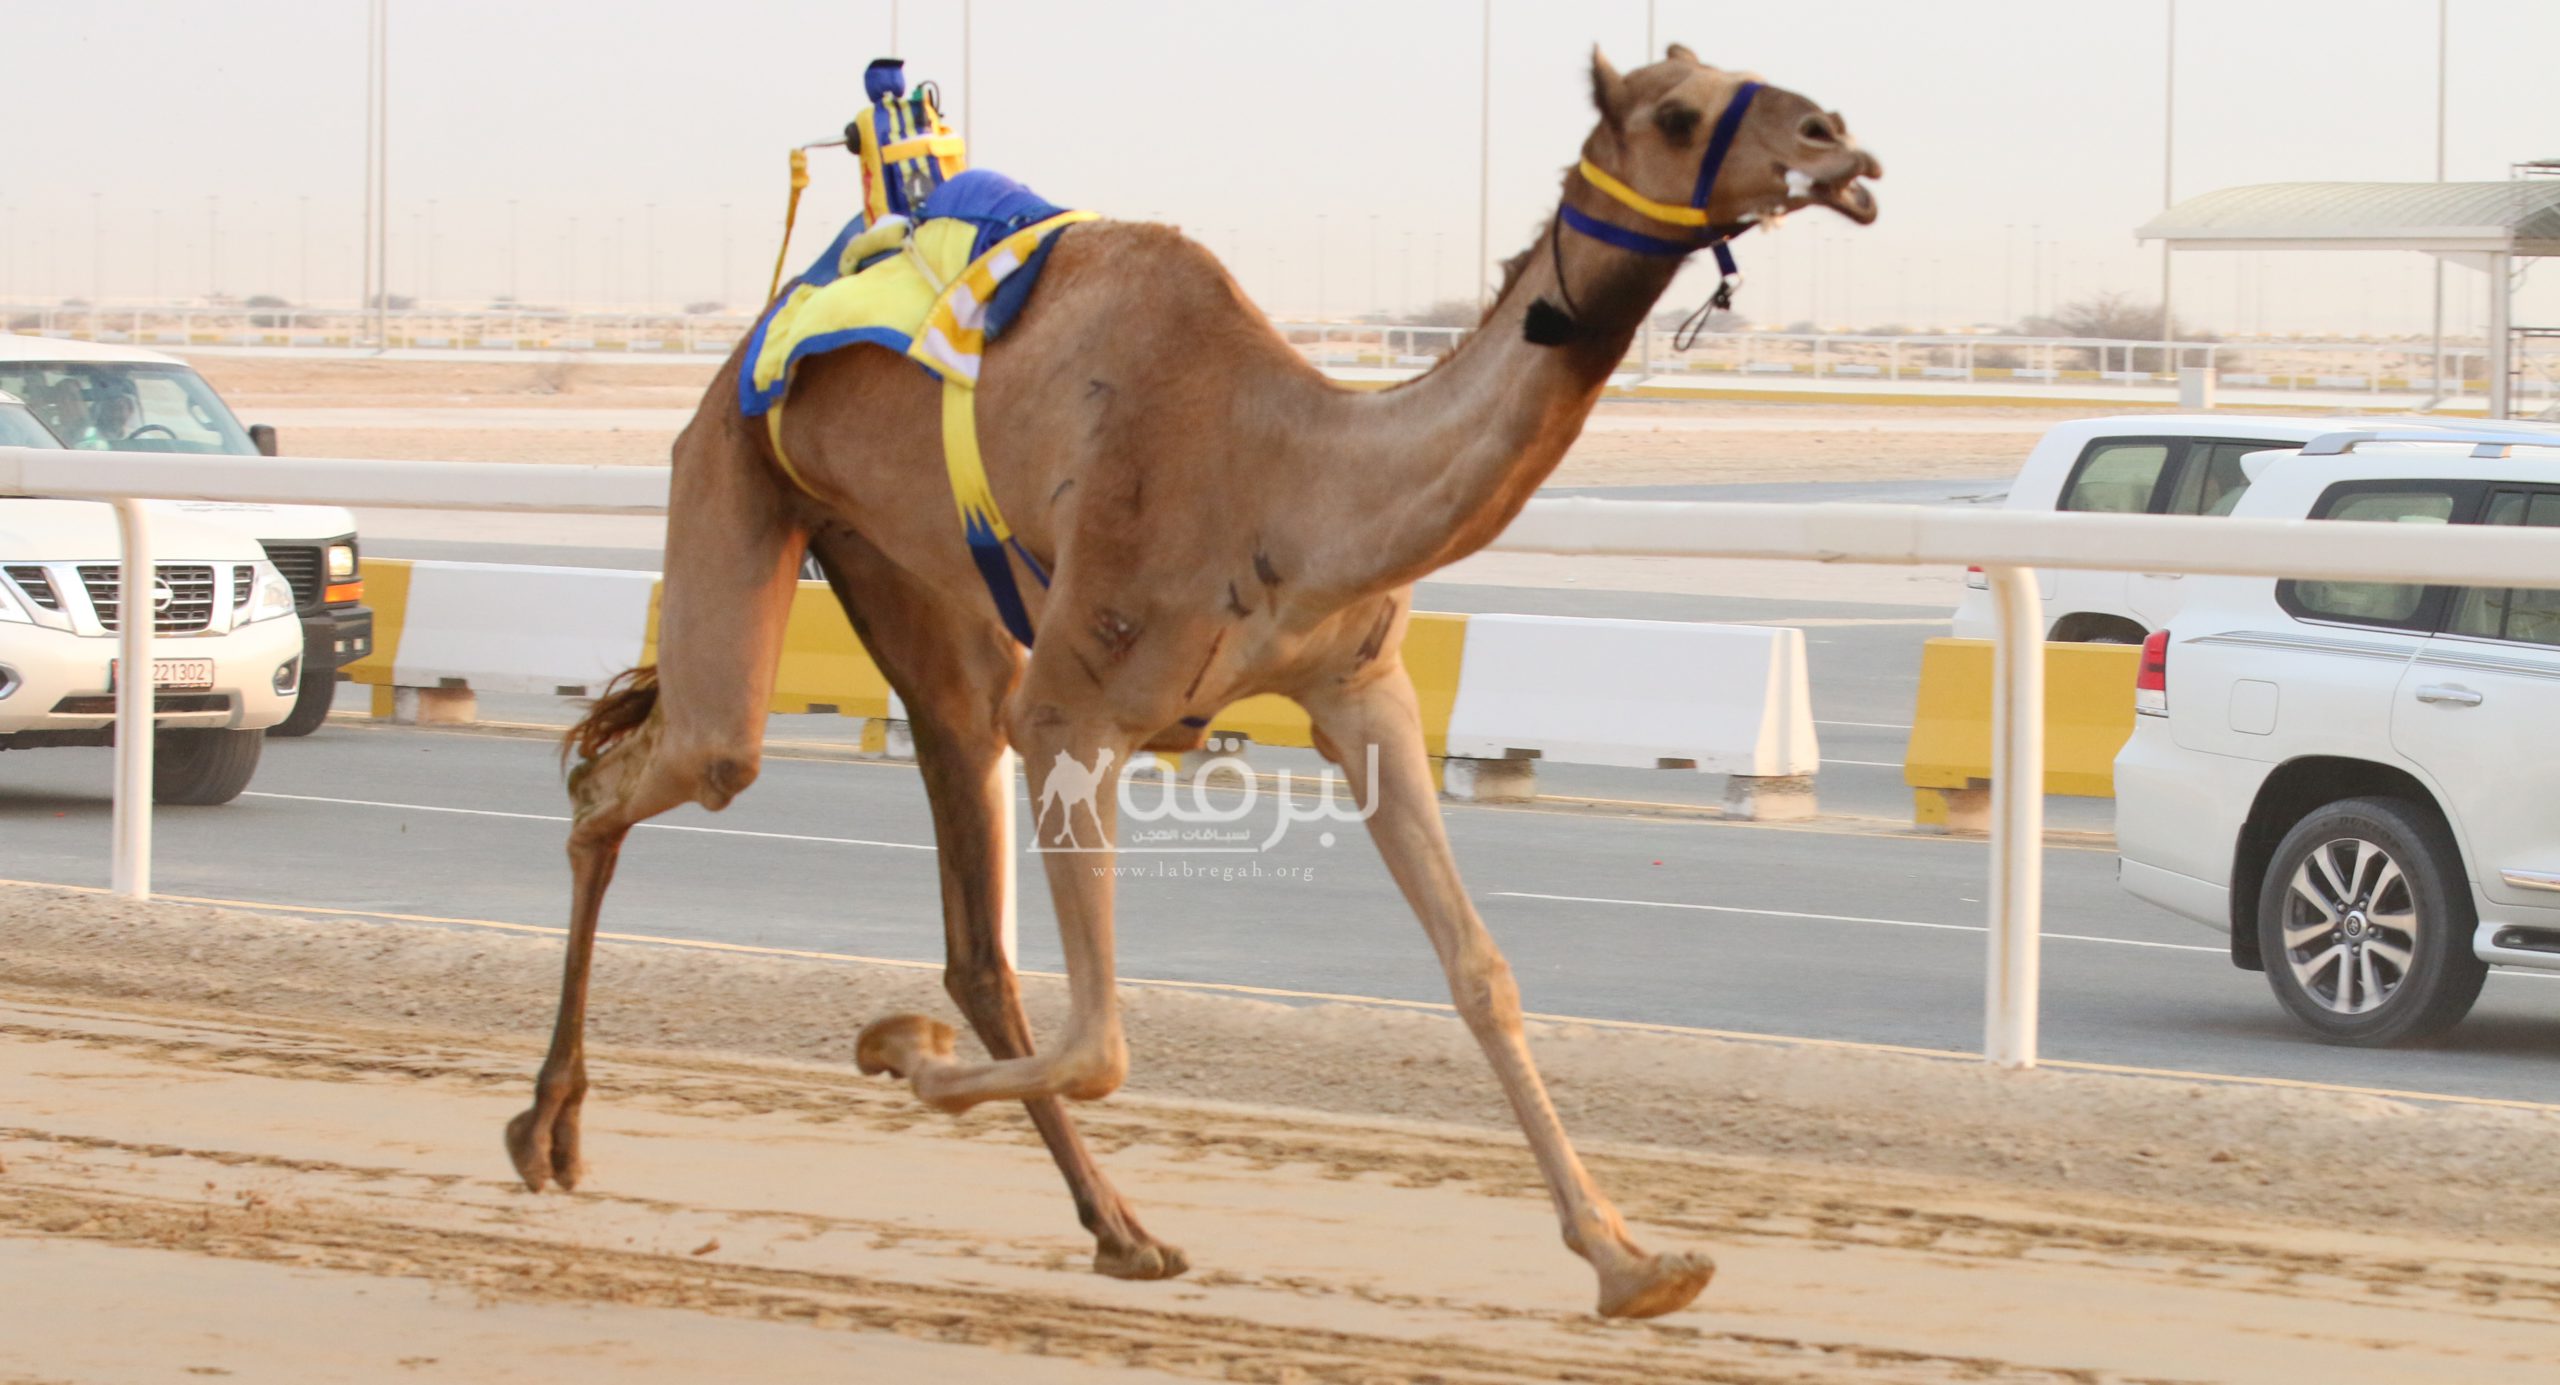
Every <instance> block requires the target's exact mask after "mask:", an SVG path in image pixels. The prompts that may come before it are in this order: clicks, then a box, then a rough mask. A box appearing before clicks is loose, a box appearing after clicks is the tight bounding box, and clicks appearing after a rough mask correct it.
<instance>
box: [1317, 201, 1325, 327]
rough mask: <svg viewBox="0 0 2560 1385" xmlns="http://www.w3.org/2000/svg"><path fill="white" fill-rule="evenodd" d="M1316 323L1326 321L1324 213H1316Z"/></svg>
mask: <svg viewBox="0 0 2560 1385" xmlns="http://www.w3.org/2000/svg"><path fill="white" fill-rule="evenodd" d="M1316 321H1318V322H1322V321H1324V213H1322V212H1318V213H1316Z"/></svg>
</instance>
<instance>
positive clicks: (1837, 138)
mask: <svg viewBox="0 0 2560 1385" xmlns="http://www.w3.org/2000/svg"><path fill="white" fill-rule="evenodd" d="M1756 80H1758V79H1756V78H1754V77H1752V76H1751V75H1750V74H1748V73H1741V72H1726V71H1724V70H1722V69H1721V68H1713V67H1709V66H1707V65H1706V64H1704V63H1702V62H1699V61H1698V56H1697V54H1695V53H1692V52H1690V51H1689V50H1688V49H1687V48H1684V47H1682V46H1681V45H1679V44H1676V43H1675V44H1673V45H1671V50H1670V53H1669V55H1668V56H1666V57H1665V58H1664V59H1663V60H1662V61H1661V62H1658V63H1654V64H1652V65H1650V66H1647V67H1639V68H1637V69H1636V70H1634V71H1633V72H1627V73H1621V72H1619V71H1618V70H1617V69H1616V68H1614V67H1611V66H1610V65H1609V60H1608V59H1607V58H1605V57H1602V56H1601V55H1600V52H1599V50H1598V49H1596V48H1595V49H1593V50H1592V53H1591V100H1592V104H1594V105H1596V106H1598V107H1599V108H1600V126H1599V128H1598V129H1596V130H1594V131H1592V132H1591V139H1590V141H1589V142H1588V143H1587V144H1585V145H1584V147H1583V155H1584V157H1585V158H1586V159H1588V160H1589V161H1590V162H1591V163H1592V164H1593V165H1595V166H1597V167H1598V168H1599V169H1600V170H1602V172H1604V173H1605V174H1607V175H1608V176H1610V177H1613V178H1615V179H1616V180H1617V181H1618V182H1620V183H1622V184H1624V185H1625V186H1626V187H1627V188H1629V189H1631V190H1633V191H1634V192H1635V193H1636V194H1637V195H1638V196H1640V197H1642V198H1645V199H1649V200H1651V201H1653V202H1657V203H1663V204H1667V205H1669V206H1671V207H1688V206H1690V205H1691V198H1692V197H1693V195H1694V194H1695V192H1696V189H1697V184H1698V176H1699V172H1700V169H1701V167H1702V165H1703V164H1704V163H1705V161H1706V160H1707V158H1708V155H1709V151H1710V148H1711V146H1712V144H1713V142H1714V138H1715V132H1716V127H1717V124H1718V122H1719V120H1720V119H1721V118H1722V117H1723V115H1724V113H1725V111H1726V110H1727V109H1728V108H1729V107H1730V106H1731V105H1732V104H1733V101H1734V98H1735V95H1736V94H1737V93H1738V92H1740V91H1741V90H1742V87H1743V84H1744V83H1746V82H1752V81H1756ZM1883 175H1884V166H1883V165H1882V164H1880V163H1878V162H1876V157H1875V155H1873V154H1870V153H1868V152H1867V151H1866V150H1864V149H1861V148H1859V147H1858V142H1857V141H1856V140H1854V139H1852V138H1850V137H1849V124H1848V122H1847V121H1845V120H1843V119H1841V117H1840V113H1839V112H1838V111H1826V110H1824V109H1822V107H1820V106H1818V105H1816V104H1814V102H1812V101H1811V100H1809V99H1807V98H1805V97H1802V96H1799V95H1797V94H1796V93H1794V92H1792V91H1788V90H1787V89H1785V88H1784V87H1774V86H1767V85H1763V86H1762V87H1761V88H1760V89H1759V90H1758V91H1757V92H1756V93H1754V94H1753V96H1752V98H1751V103H1750V105H1748V106H1747V107H1745V108H1744V110H1743V113H1742V118H1741V121H1740V123H1739V125H1738V126H1737V127H1736V128H1735V130H1734V132H1733V142H1732V144H1731V146H1730V148H1728V149H1727V150H1726V152H1725V156H1724V162H1723V164H1722V166H1721V167H1719V168H1718V169H1717V170H1716V173H1715V182H1714V185H1713V187H1712V188H1710V189H1709V191H1708V194H1707V202H1706V207H1705V211H1706V222H1707V224H1708V225H1710V226H1720V227H1738V226H1748V225H1752V224H1755V223H1761V222H1769V221H1775V220H1777V219H1778V218H1779V217H1782V216H1784V215H1785V214H1786V213H1788V212H1792V211H1795V210H1797V209H1799V208H1803V207H1817V206H1818V207H1829V208H1830V209H1831V210H1833V211H1835V212H1838V213H1839V214H1841V215H1842V216H1845V217H1847V218H1849V219H1850V220H1851V221H1854V222H1857V223H1858V224H1859V225H1861V226H1864V225H1866V224H1867V223H1869V222H1872V221H1874V220H1875V219H1876V199H1875V194H1874V193H1872V192H1870V191H1868V189H1867V185H1866V184H1865V183H1864V182H1862V181H1860V180H1861V179H1865V178H1878V177H1882V176H1883Z"/></svg>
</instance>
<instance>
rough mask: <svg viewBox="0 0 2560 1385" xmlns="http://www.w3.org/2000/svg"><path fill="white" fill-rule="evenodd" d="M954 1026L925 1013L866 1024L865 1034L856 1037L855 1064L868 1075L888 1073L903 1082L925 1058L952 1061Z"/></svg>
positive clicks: (913, 1073)
mask: <svg viewBox="0 0 2560 1385" xmlns="http://www.w3.org/2000/svg"><path fill="white" fill-rule="evenodd" d="M958 1037H959V1036H958V1035H956V1034H954V1033H953V1032H952V1030H951V1026H950V1025H947V1024H944V1023H943V1022H942V1021H940V1020H937V1019H929V1018H927V1017H925V1016H923V1015H891V1016H889V1017H888V1018H887V1019H878V1020H873V1021H872V1022H871V1023H869V1024H867V1025H865V1026H863V1030H862V1037H860V1038H858V1039H856V1040H854V1043H853V1062H854V1066H856V1067H858V1068H860V1069H862V1073H863V1075H864V1076H865V1077H877V1076H879V1075H880V1074H882V1073H884V1072H885V1073H887V1074H889V1075H890V1076H892V1077H895V1078H897V1079H899V1080H900V1081H911V1080H913V1079H914V1077H915V1075H916V1073H917V1071H918V1070H919V1069H921V1068H922V1067H923V1066H924V1061H925V1060H932V1059H941V1060H944V1061H949V1060H950V1058H951V1056H952V1054H953V1052H954V1050H953V1048H952V1045H953V1043H954V1042H955V1041H956V1040H957V1039H958Z"/></svg>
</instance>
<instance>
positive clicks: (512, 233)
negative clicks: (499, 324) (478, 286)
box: [507, 197, 524, 307]
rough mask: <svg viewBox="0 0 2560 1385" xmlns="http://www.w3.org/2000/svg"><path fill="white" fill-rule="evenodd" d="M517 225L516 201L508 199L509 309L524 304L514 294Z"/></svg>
mask: <svg viewBox="0 0 2560 1385" xmlns="http://www.w3.org/2000/svg"><path fill="white" fill-rule="evenodd" d="M518 225H519V223H518V218H517V216H516V199H515V198H512V197H510V198H508V199H507V305H508V306H509V307H515V306H518V305H520V304H522V303H523V302H524V300H523V299H522V298H521V297H518V296H517V293H516V289H517V282H516V247H517V243H518V242H517V234H516V233H517V230H518Z"/></svg>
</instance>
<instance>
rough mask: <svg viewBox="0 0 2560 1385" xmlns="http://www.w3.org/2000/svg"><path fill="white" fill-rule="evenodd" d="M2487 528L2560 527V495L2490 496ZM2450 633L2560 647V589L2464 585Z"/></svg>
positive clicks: (2507, 493)
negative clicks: (2512, 526) (2500, 526)
mask: <svg viewBox="0 0 2560 1385" xmlns="http://www.w3.org/2000/svg"><path fill="white" fill-rule="evenodd" d="M2482 523H2485V524H2523V525H2531V526H2533V527H2536V528H2542V529H2560V493H2553V492H2547V491H2546V492H2543V493H2541V494H2537V495H2528V494H2526V493H2525V492H2523V491H2501V492H2499V493H2498V494H2497V495H2495V496H2492V497H2490V500H2489V513H2488V515H2487V516H2486V518H2484V519H2483V520H2482ZM2446 629H2448V630H2449V631H2451V632H2452V633H2453V634H2456V635H2476V636H2478V637H2480V638H2482V639H2491V640H2520V641H2522V642H2524V643H2526V644H2551V645H2560V591H2533V590H2527V589H2524V588H2518V587H2465V588H2463V590H2462V593H2461V595H2460V596H2459V597H2457V598H2456V599H2455V601H2454V606H2453V619H2452V621H2451V622H2450V623H2449V624H2448V625H2447V626H2446Z"/></svg>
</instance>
